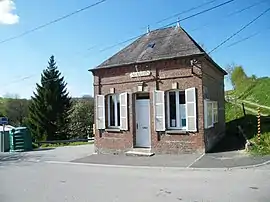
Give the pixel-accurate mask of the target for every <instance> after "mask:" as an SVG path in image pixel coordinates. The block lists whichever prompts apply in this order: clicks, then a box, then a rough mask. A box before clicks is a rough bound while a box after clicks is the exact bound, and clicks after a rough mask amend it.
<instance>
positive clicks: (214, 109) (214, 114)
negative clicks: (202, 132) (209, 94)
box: [204, 99, 218, 129]
mask: <svg viewBox="0 0 270 202" xmlns="http://www.w3.org/2000/svg"><path fill="white" fill-rule="evenodd" d="M209 104H210V105H211V123H208V110H209V107H208V105H209ZM205 105H206V106H204V107H206V110H205V113H206V115H205V116H204V122H206V123H207V124H206V126H205V128H206V129H208V128H213V127H214V126H215V124H216V123H218V101H213V100H209V99H205Z"/></svg>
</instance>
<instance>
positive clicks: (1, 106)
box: [0, 98, 6, 117]
mask: <svg viewBox="0 0 270 202" xmlns="http://www.w3.org/2000/svg"><path fill="white" fill-rule="evenodd" d="M5 105H6V99H4V98H0V117H1V116H6V107H5Z"/></svg>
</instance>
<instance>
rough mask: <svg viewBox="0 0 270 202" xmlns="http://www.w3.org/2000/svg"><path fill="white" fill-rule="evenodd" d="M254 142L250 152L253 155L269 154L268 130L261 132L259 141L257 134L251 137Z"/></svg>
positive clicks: (269, 135) (269, 137)
mask: <svg viewBox="0 0 270 202" xmlns="http://www.w3.org/2000/svg"><path fill="white" fill-rule="evenodd" d="M251 142H252V143H253V144H254V145H253V146H252V147H251V150H250V153H251V154H253V155H270V132H266V133H263V134H261V141H260V142H259V141H258V136H255V137H253V138H252V139H251Z"/></svg>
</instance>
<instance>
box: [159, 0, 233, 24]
mask: <svg viewBox="0 0 270 202" xmlns="http://www.w3.org/2000/svg"><path fill="white" fill-rule="evenodd" d="M233 1H235V0H229V1H226V2H224V3H221V4H218V5H216V6H213V7H211V8H208V9H205V10H203V11H201V12H198V13H195V14H193V15H190V16H188V17H185V18H183V19H180V20H179V21H184V20H187V19H190V18H193V17H196V16H198V15H201V14H203V13H206V12H208V11H211V10H214V9H216V8H219V7H222V6H225V5H226V4H229V3H232V2H233ZM176 22H177V21H175V22H172V23H169V24H167V25H165V26H164V27H168V26H171V25H173V24H175V23H176Z"/></svg>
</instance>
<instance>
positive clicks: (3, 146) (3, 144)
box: [1, 124, 5, 152]
mask: <svg viewBox="0 0 270 202" xmlns="http://www.w3.org/2000/svg"><path fill="white" fill-rule="evenodd" d="M1 141H2V149H1V152H5V124H3V134H2V140H1Z"/></svg>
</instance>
